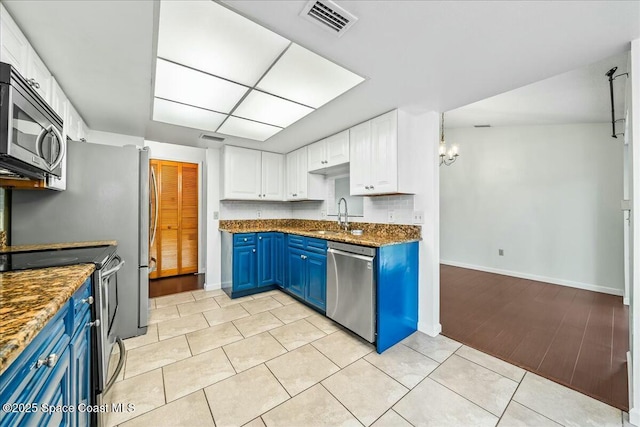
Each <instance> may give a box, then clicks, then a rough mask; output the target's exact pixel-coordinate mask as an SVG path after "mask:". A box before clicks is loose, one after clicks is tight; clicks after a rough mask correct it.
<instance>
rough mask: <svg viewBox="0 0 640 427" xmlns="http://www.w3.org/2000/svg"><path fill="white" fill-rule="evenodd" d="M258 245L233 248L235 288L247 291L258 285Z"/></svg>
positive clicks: (235, 289)
mask: <svg viewBox="0 0 640 427" xmlns="http://www.w3.org/2000/svg"><path fill="white" fill-rule="evenodd" d="M256 251H257V249H256V246H255V245H249V246H238V247H234V248H233V290H234V291H245V290H247V289H252V288H255V287H256V286H257V283H256V280H257V269H256V266H257V256H256Z"/></svg>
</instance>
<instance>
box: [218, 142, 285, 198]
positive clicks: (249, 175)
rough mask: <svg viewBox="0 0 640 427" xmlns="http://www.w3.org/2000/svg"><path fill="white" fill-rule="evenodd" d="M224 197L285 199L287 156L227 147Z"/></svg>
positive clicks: (223, 163)
mask: <svg viewBox="0 0 640 427" xmlns="http://www.w3.org/2000/svg"><path fill="white" fill-rule="evenodd" d="M222 199H227V200H284V155H282V154H276V153H267V152H263V151H258V150H250V149H248V148H240V147H233V146H225V147H224V148H223V149H222Z"/></svg>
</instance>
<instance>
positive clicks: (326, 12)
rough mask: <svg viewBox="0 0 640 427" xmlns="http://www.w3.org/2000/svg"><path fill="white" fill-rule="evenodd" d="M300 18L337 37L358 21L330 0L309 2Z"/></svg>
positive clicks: (312, 0)
mask: <svg viewBox="0 0 640 427" xmlns="http://www.w3.org/2000/svg"><path fill="white" fill-rule="evenodd" d="M300 16H302V17H303V18H305V19H306V20H307V21H311V22H313V23H314V24H316V25H319V26H321V27H322V28H324V29H325V30H327V31H330V32H332V33H333V34H336V35H337V36H338V37H341V36H342V34H344V33H345V32H346V31H347V30H348V29H349V28H351V26H352V25H353V24H355V23H356V21H357V20H358V18H356V17H355V16H354V15H352V14H351V13H349V12H347V11H346V10H344V9H343V8H341V7H340V6H338V5H337V4H335V3H334V2H332V1H330V0H311V1H310V2H309V3H307V5H306V6H305V7H304V9H302V12H300Z"/></svg>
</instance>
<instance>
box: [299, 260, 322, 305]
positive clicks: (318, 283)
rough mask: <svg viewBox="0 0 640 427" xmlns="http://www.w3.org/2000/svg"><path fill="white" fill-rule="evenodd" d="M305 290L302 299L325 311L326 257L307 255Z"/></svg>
mask: <svg viewBox="0 0 640 427" xmlns="http://www.w3.org/2000/svg"><path fill="white" fill-rule="evenodd" d="M306 261H307V288H306V292H305V297H304V299H305V300H306V301H307V302H309V303H311V304H313V305H315V306H316V307H317V308H319V309H320V310H322V311H326V309H327V256H326V255H324V256H323V255H318V254H314V253H311V252H309V253H308V254H307V259H306Z"/></svg>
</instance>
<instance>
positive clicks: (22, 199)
mask: <svg viewBox="0 0 640 427" xmlns="http://www.w3.org/2000/svg"><path fill="white" fill-rule="evenodd" d="M67 156H68V157H67V165H68V169H67V189H66V190H65V191H60V192H57V191H13V194H12V206H11V209H12V211H11V244H12V245H21V244H32V243H57V242H74V241H94V240H117V241H118V254H119V255H120V256H121V257H122V258H123V259H124V260H125V265H124V267H123V268H122V269H121V270H120V271H119V272H118V292H119V295H118V311H119V314H118V315H119V316H121V317H120V319H119V322H120V324H119V328H120V330H118V331H116V334H117V335H118V336H120V337H121V338H123V339H124V338H129V337H132V336H136V335H141V334H144V333H145V332H146V329H147V323H148V313H149V310H148V307H149V150H148V149H143V150H141V149H139V148H138V147H135V146H125V147H114V146H109V145H99V144H91V143H83V142H76V141H68V144H67Z"/></svg>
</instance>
